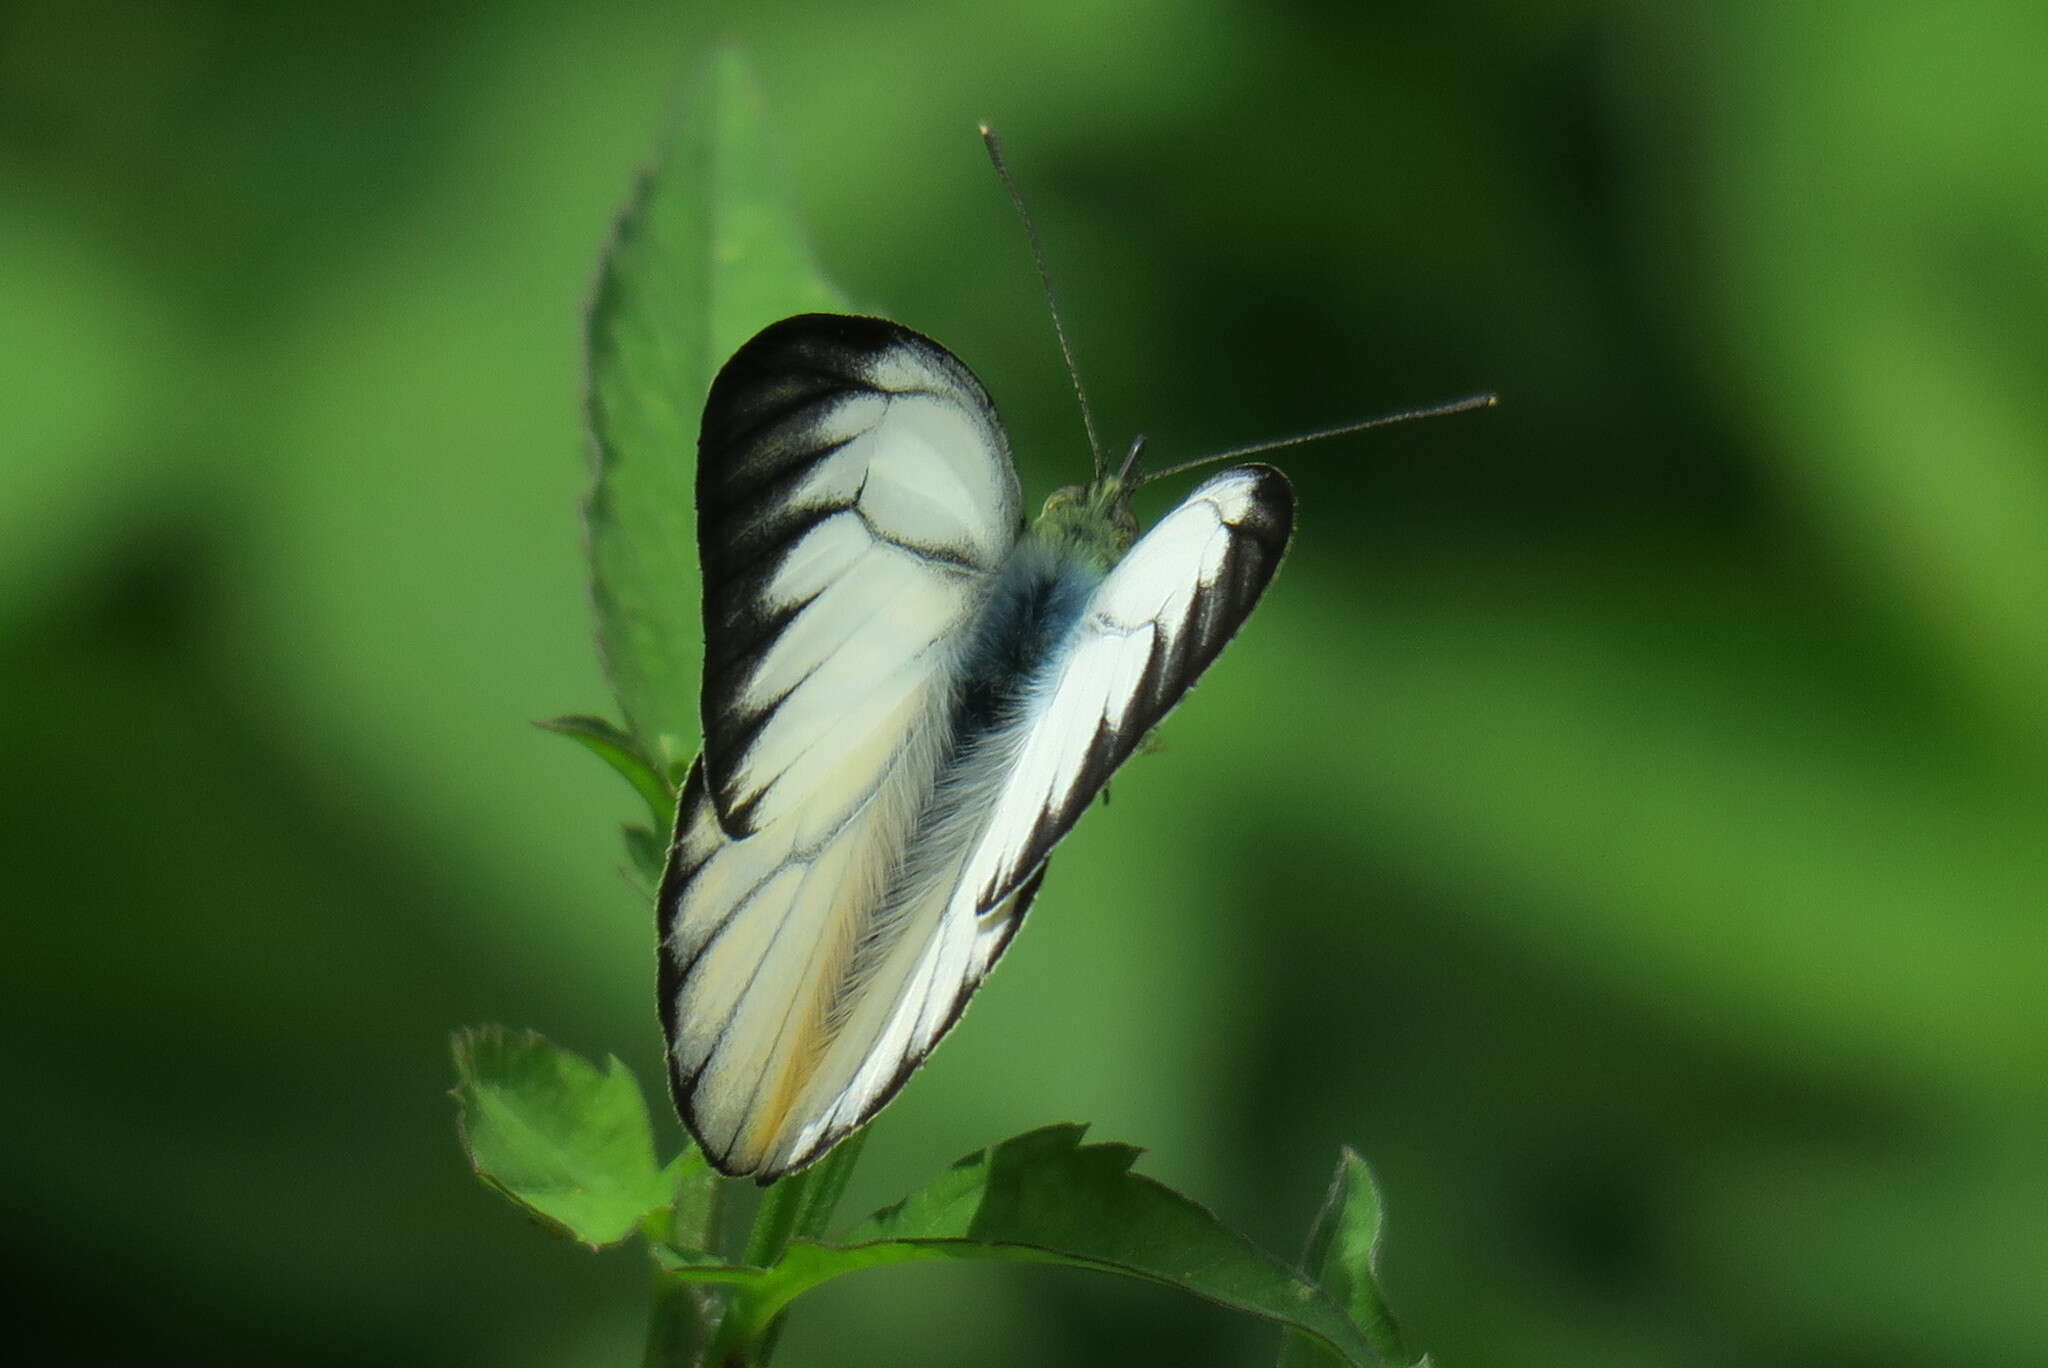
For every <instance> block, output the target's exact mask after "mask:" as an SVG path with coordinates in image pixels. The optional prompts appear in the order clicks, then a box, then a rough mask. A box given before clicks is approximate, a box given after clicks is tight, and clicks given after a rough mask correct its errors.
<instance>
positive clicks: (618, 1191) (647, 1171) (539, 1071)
mask: <svg viewBox="0 0 2048 1368" xmlns="http://www.w3.org/2000/svg"><path fill="white" fill-rule="evenodd" d="M455 1070H456V1074H457V1078H458V1082H457V1084H456V1088H455V1098H456V1101H457V1102H458V1103H459V1104H460V1113H459V1116H458V1118H457V1125H458V1127H459V1129H460V1131H461V1135H462V1146H463V1149H464V1150H465V1151H466V1152H467V1153H468V1155H469V1162H470V1165H471V1166H472V1167H473V1168H475V1170H476V1173H477V1176H478V1177H479V1178H481V1179H483V1180H484V1182H486V1183H488V1184H489V1185H490V1186H492V1187H494V1188H496V1189H497V1190H498V1191H500V1192H502V1193H504V1194H505V1195H506V1196H507V1197H509V1198H511V1199H512V1200H513V1201H514V1202H515V1203H517V1204H518V1205H519V1206H521V1207H523V1208H525V1209H526V1211H527V1212H528V1213H529V1214H530V1215H532V1216H533V1217H534V1218H535V1219H537V1220H539V1221H540V1222H541V1223H542V1224H543V1225H545V1226H547V1227H548V1228H550V1229H552V1230H555V1231H558V1232H560V1233H561V1234H564V1235H566V1236H568V1237H570V1238H571V1239H575V1240H580V1241H582V1242H583V1243H584V1244H586V1245H589V1246H590V1247H591V1248H592V1249H599V1248H603V1247H604V1246H606V1245H613V1244H617V1243H619V1242H620V1241H621V1240H624V1239H625V1238H626V1237H627V1236H629V1235H631V1234H633V1232H634V1231H635V1230H636V1229H638V1228H639V1226H640V1224H641V1222H642V1221H643V1220H644V1219H646V1218H647V1217H648V1216H649V1215H650V1214H651V1213H654V1212H657V1211H660V1210H662V1209H663V1208H666V1207H667V1206H668V1205H669V1204H670V1202H671V1201H672V1200H673V1198H674V1195H675V1193H676V1191H677V1188H678V1184H679V1183H680V1182H681V1181H682V1180H683V1178H684V1177H685V1176H686V1174H687V1171H688V1170H689V1169H691V1168H692V1167H702V1166H703V1165H704V1160H703V1157H702V1156H701V1155H699V1154H698V1153H697V1152H696V1151H695V1150H694V1149H691V1150H688V1151H686V1152H685V1153H684V1154H683V1155H682V1156H681V1157H679V1158H678V1159H677V1160H676V1161H675V1162H674V1163H673V1164H671V1165H670V1167H669V1168H668V1170H666V1171H664V1170H663V1169H661V1168H660V1167H659V1166H657V1165H656V1164H655V1162H654V1131H653V1127H652V1125H651V1124H650V1122H649V1121H648V1117H647V1104H646V1103H645V1102H644V1101H643V1100H642V1099H641V1096H640V1085H639V1084H638V1083H636V1082H634V1081H633V1075H632V1074H631V1073H630V1072H628V1071H627V1069H626V1066H625V1065H623V1064H621V1063H619V1061H618V1060H616V1059H608V1060H607V1061H606V1067H605V1069H604V1071H603V1072H599V1071H598V1069H597V1067H596V1066H595V1065H593V1064H591V1063H590V1062H589V1061H587V1060H585V1059H583V1058H581V1057H580V1056H577V1055H573V1054H570V1053H569V1052H568V1051H567V1050H562V1049H558V1048H557V1047H555V1046H554V1045H551V1044H549V1043H548V1042H547V1041H546V1040H544V1039H543V1038H542V1037H541V1036H539V1035H538V1034H536V1033H534V1032H532V1031H526V1032H520V1033H513V1032H508V1031H506V1030H505V1029H504V1028H503V1027H499V1026H486V1027H482V1028H480V1029H476V1030H468V1031H458V1032H456V1033H455Z"/></svg>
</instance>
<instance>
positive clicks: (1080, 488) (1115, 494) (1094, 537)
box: [1025, 476, 1138, 573]
mask: <svg viewBox="0 0 2048 1368" xmlns="http://www.w3.org/2000/svg"><path fill="white" fill-rule="evenodd" d="M1137 538H1138V520H1137V519H1136V518H1135V517H1133V516H1132V515H1131V490H1130V486H1129V485H1127V484H1125V483H1123V482H1122V481H1121V480H1117V479H1115V478H1113V477H1109V476H1105V477H1103V478H1102V479H1100V480H1097V481H1095V482H1094V483H1092V484H1085V485H1068V486H1067V487H1066V488H1064V489H1058V490H1054V491H1053V494H1052V497H1051V498H1049V499H1047V500H1046V501H1045V508H1044V509H1043V510H1042V511H1041V512H1040V513H1039V515H1038V521H1037V522H1035V523H1033V524H1031V528H1030V530H1029V531H1028V532H1027V533H1026V534H1025V539H1026V540H1027V541H1033V542H1038V543H1040V544H1041V545H1043V546H1044V547H1046V548H1047V549H1048V550H1050V551H1051V552H1052V553H1053V555H1054V556H1055V557H1056V558H1059V559H1066V558H1069V557H1071V558H1075V559H1078V560H1082V561H1084V562H1086V563H1088V564H1089V565H1091V566H1093V567H1094V568H1095V569H1096V570H1098V571H1101V572H1103V573H1107V572H1108V570H1109V568H1110V567H1111V566H1112V565H1115V564H1116V563H1117V562H1118V561H1120V560H1122V559H1123V558H1124V552H1126V551H1128V550H1130V549H1131V543H1132V542H1134V541H1136V540H1137Z"/></svg>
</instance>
